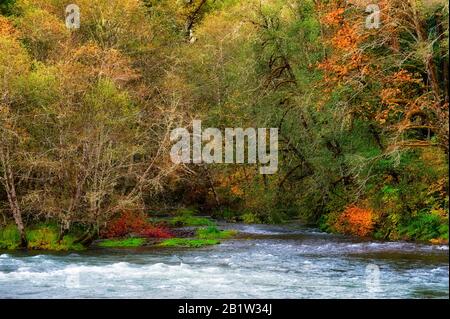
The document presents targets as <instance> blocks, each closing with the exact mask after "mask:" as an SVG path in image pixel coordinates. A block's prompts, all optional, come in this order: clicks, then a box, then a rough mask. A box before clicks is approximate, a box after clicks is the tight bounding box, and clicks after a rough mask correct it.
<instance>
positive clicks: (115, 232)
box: [101, 212, 172, 238]
mask: <svg viewBox="0 0 450 319" xmlns="http://www.w3.org/2000/svg"><path fill="white" fill-rule="evenodd" d="M131 233H134V234H139V235H142V236H144V237H154V238H169V237H172V235H171V234H170V233H169V232H168V231H167V230H165V229H163V228H161V227H155V226H153V225H151V224H150V223H149V222H148V221H147V220H146V218H145V216H143V215H142V214H138V213H132V212H123V213H122V214H121V215H120V216H119V217H118V218H116V219H113V220H112V221H111V222H110V223H109V224H108V226H107V228H106V229H105V230H104V231H103V232H102V234H101V235H102V237H106V238H115V237H124V236H126V235H128V234H131Z"/></svg>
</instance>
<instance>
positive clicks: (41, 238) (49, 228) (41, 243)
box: [0, 224, 84, 251]
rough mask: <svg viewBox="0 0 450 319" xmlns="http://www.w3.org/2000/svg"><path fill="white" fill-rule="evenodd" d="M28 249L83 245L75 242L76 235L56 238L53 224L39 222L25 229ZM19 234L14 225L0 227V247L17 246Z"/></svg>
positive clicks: (80, 248)
mask: <svg viewBox="0 0 450 319" xmlns="http://www.w3.org/2000/svg"><path fill="white" fill-rule="evenodd" d="M26 235H27V241H28V246H27V248H28V249H32V250H54V251H61V250H82V249H84V247H83V245H81V244H78V243H75V241H76V236H75V235H74V234H68V235H66V236H64V237H63V238H62V239H61V240H58V228H57V226H55V225H46V224H39V225H35V226H32V227H30V228H29V229H28V230H27V233H26ZM19 243H20V236H19V232H18V231H17V227H16V226H15V225H8V226H6V227H4V228H2V229H0V249H8V250H14V249H17V248H18V247H19Z"/></svg>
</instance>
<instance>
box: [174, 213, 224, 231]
mask: <svg viewBox="0 0 450 319" xmlns="http://www.w3.org/2000/svg"><path fill="white" fill-rule="evenodd" d="M194 213H195V212H194V211H192V210H188V209H184V210H181V211H179V212H178V214H179V216H176V217H174V218H172V219H171V220H170V224H171V225H173V226H188V227H189V226H214V225H215V223H214V222H213V221H211V220H210V219H208V218H204V217H197V216H193V215H194Z"/></svg>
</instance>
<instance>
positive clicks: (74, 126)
mask: <svg viewBox="0 0 450 319" xmlns="http://www.w3.org/2000/svg"><path fill="white" fill-rule="evenodd" d="M70 3H76V4H77V5H78V6H79V7H80V10H81V26H80V28H79V29H77V30H69V29H67V28H66V26H65V15H64V12H65V8H66V6H67V5H68V4H70ZM378 4H379V7H380V26H379V28H370V29H369V28H366V24H365V22H366V19H367V16H368V13H366V12H365V6H366V1H357V0H352V1H337V0H336V1H334V0H289V1H288V0H267V1H259V0H248V1H238V0H191V1H178V0H166V1H157V0H139V1H136V0H89V1H88V0H71V1H65V0H6V1H5V0H4V1H1V3H0V79H1V80H0V249H18V248H29V249H45V250H74V249H82V248H83V247H87V246H88V245H90V244H91V243H92V242H95V241H96V240H97V239H103V240H104V241H101V242H99V246H102V247H137V246H141V245H146V244H149V243H150V242H151V243H152V244H154V245H159V246H164V247H173V246H182V247H199V246H203V245H211V244H217V243H219V242H220V241H221V240H226V238H230V237H232V236H234V235H235V233H234V232H233V231H221V230H219V229H218V228H217V227H216V226H215V223H214V222H213V221H212V220H211V219H209V218H206V219H205V218H202V217H199V216H197V215H196V212H198V213H200V214H201V215H208V216H211V217H213V218H215V219H225V220H227V221H230V222H237V221H243V222H246V223H282V222H284V221H288V220H291V219H301V220H302V221H304V222H305V223H309V224H312V225H316V226H318V227H320V228H321V229H323V230H325V231H330V232H338V233H343V234H348V235H355V236H362V237H366V236H367V237H374V238H376V239H383V240H417V241H424V242H431V243H448V205H449V201H448V198H449V197H448V150H449V149H448V134H449V132H448V115H449V113H448V103H449V96H448V83H449V74H448V59H449V56H448V2H447V1H444V0H442V1H441V0H434V1H425V0H380V1H378ZM193 119H198V120H202V121H203V123H205V126H208V127H217V128H220V129H224V128H226V127H244V128H245V127H275V128H278V130H279V168H278V172H277V173H276V174H273V175H260V174H259V173H258V172H259V168H260V167H258V164H248V165H247V164H246V165H215V164H214V165H207V166H205V165H195V164H175V163H172V162H171V161H170V149H171V142H170V138H169V137H170V132H171V130H172V129H174V128H177V127H188V125H189V123H192V120H193ZM184 207H191V208H192V209H190V210H187V209H183V208H184ZM165 212H169V213H168V214H167V216H165V218H158V216H159V215H161V214H164V213H165ZM189 226H195V229H190V230H188V231H185V232H182V231H180V229H181V230H182V229H186V228H189ZM179 227H184V228H179ZM177 232H180V233H179V234H177ZM150 239H152V240H153V242H152V241H151V240H150ZM154 239H156V240H154Z"/></svg>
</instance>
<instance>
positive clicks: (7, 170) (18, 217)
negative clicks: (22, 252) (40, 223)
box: [0, 150, 28, 248]
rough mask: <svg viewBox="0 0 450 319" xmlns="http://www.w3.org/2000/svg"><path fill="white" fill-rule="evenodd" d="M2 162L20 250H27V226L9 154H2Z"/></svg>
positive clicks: (4, 182)
mask: <svg viewBox="0 0 450 319" xmlns="http://www.w3.org/2000/svg"><path fill="white" fill-rule="evenodd" d="M0 155H1V161H2V165H3V170H4V172H3V184H4V186H5V189H6V195H7V196H8V202H9V207H10V209H11V212H12V214H13V217H14V221H15V223H16V225H17V229H18V231H19V235H20V243H19V248H26V247H27V245H28V242H27V237H26V233H25V226H24V224H23V220H22V212H21V210H20V206H19V202H18V200H17V194H16V187H15V184H14V176H13V173H12V170H11V166H10V163H9V155H8V152H6V154H5V153H4V152H3V150H2V152H1V154H0Z"/></svg>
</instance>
